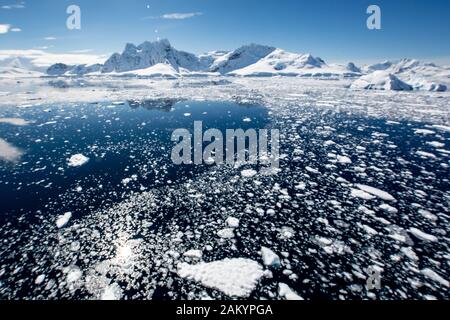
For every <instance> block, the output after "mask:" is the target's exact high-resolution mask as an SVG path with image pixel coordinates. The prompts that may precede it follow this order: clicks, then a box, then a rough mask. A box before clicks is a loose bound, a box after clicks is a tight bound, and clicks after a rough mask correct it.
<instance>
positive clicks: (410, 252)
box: [401, 247, 419, 261]
mask: <svg viewBox="0 0 450 320" xmlns="http://www.w3.org/2000/svg"><path fill="white" fill-rule="evenodd" d="M401 252H402V253H403V254H404V255H405V256H406V257H408V258H409V259H411V260H414V261H417V260H419V257H418V256H417V254H416V253H415V252H414V250H413V249H412V248H410V247H403V248H402V249H401Z"/></svg>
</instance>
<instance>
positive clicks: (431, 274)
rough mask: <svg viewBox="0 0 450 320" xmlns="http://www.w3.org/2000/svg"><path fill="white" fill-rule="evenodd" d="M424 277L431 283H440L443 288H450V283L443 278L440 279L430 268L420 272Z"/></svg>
mask: <svg viewBox="0 0 450 320" xmlns="http://www.w3.org/2000/svg"><path fill="white" fill-rule="evenodd" d="M420 272H421V273H422V274H423V275H424V276H426V277H428V278H430V279H431V280H433V281H436V282H438V283H440V284H441V285H443V286H444V287H447V288H449V287H450V283H449V281H447V280H445V279H444V278H442V277H441V276H440V275H439V274H437V273H436V272H434V271H433V270H431V269H430V268H425V269H423V270H421V271H420Z"/></svg>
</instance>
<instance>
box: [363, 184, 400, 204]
mask: <svg viewBox="0 0 450 320" xmlns="http://www.w3.org/2000/svg"><path fill="white" fill-rule="evenodd" d="M356 186H357V187H358V188H359V189H361V190H362V191H364V192H367V193H370V194H372V195H374V196H376V197H378V198H380V199H382V200H385V201H395V198H394V197H393V196H392V195H390V194H389V193H387V192H386V191H382V190H380V189H377V188H374V187H369V186H366V185H364V184H357V185H356Z"/></svg>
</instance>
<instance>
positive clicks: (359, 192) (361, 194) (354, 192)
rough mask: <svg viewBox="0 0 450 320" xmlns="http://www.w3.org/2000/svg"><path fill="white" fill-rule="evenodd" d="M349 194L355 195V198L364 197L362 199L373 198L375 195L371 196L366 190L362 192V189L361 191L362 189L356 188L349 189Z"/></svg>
mask: <svg viewBox="0 0 450 320" xmlns="http://www.w3.org/2000/svg"><path fill="white" fill-rule="evenodd" d="M350 195H351V196H352V197H355V198H361V199H364V200H372V199H375V197H374V196H372V195H371V194H369V193H367V192H364V191H362V190H358V189H351V192H350Z"/></svg>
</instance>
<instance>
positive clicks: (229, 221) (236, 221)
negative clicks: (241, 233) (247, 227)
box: [226, 217, 239, 228]
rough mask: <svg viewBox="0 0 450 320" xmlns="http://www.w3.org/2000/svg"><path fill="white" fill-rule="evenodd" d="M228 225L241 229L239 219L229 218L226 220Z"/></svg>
mask: <svg viewBox="0 0 450 320" xmlns="http://www.w3.org/2000/svg"><path fill="white" fill-rule="evenodd" d="M226 223H227V225H228V226H229V227H230V228H237V227H239V219H238V218H234V217H228V219H227V220H226Z"/></svg>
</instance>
